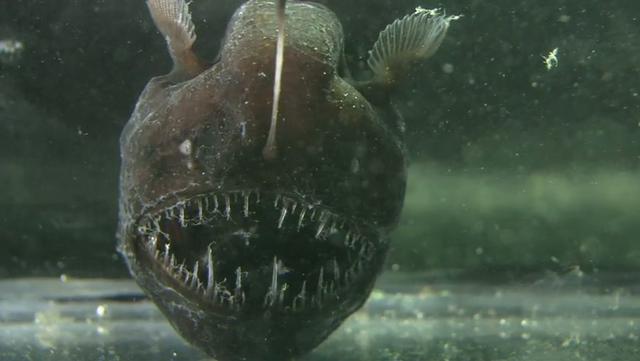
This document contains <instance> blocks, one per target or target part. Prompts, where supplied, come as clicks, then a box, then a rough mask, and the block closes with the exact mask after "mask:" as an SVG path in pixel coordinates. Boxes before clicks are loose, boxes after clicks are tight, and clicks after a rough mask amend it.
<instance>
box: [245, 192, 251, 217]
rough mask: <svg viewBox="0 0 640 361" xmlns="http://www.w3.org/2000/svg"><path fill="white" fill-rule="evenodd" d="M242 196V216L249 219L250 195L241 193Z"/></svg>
mask: <svg viewBox="0 0 640 361" xmlns="http://www.w3.org/2000/svg"><path fill="white" fill-rule="evenodd" d="M243 195H244V207H243V211H244V216H245V217H249V196H250V195H251V193H250V192H243Z"/></svg>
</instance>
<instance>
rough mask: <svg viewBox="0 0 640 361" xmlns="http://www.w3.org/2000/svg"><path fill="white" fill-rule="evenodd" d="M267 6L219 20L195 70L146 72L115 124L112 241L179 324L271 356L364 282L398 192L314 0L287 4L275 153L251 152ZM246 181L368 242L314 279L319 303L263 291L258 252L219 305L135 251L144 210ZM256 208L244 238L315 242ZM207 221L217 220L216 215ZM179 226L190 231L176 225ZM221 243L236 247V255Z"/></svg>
mask: <svg viewBox="0 0 640 361" xmlns="http://www.w3.org/2000/svg"><path fill="white" fill-rule="evenodd" d="M274 8H275V7H274V4H273V2H270V1H249V2H247V3H246V4H244V5H243V6H242V7H241V8H240V9H239V10H238V11H237V12H236V14H235V15H234V17H233V19H232V20H231V22H230V25H229V28H228V33H227V37H226V40H225V42H224V45H223V48H222V51H221V56H220V61H219V62H218V63H216V64H214V65H213V66H211V67H210V68H208V69H206V70H204V71H203V72H202V73H201V74H199V75H197V76H195V77H193V78H190V79H184V78H180V77H179V76H178V77H176V76H175V75H169V76H160V77H156V78H153V79H152V80H151V81H150V82H149V84H148V85H147V87H146V89H145V90H144V92H143V93H142V95H141V96H140V98H139V100H138V103H137V105H136V108H135V110H134V112H133V114H132V116H131V119H130V120H129V122H128V124H127V125H126V127H125V129H124V131H123V133H122V137H121V155H122V168H121V185H120V187H121V189H120V218H119V222H120V223H119V230H118V236H119V239H120V245H119V247H120V251H121V252H122V254H123V255H124V256H125V258H126V259H127V262H128V265H129V267H130V269H131V272H132V274H133V275H134V277H135V278H136V280H137V282H138V283H139V284H140V286H141V287H142V288H143V290H145V292H147V294H148V295H149V296H150V298H151V299H152V300H153V301H154V302H155V303H156V304H157V305H158V307H159V308H160V310H161V311H162V312H163V313H164V314H165V315H166V316H167V318H168V319H169V320H170V322H171V323H172V325H173V326H174V327H175V328H176V329H177V330H178V332H180V334H181V335H183V337H185V339H187V340H188V341H189V342H191V343H193V344H194V345H196V346H198V347H200V348H202V349H203V350H205V351H206V352H207V353H208V354H210V355H212V356H214V357H216V358H218V359H219V360H221V361H225V360H241V359H246V358H249V359H252V358H253V359H261V360H284V359H288V358H290V357H293V356H296V355H300V354H303V353H306V352H308V351H309V350H311V349H312V348H314V347H315V346H317V345H318V344H319V343H320V342H322V341H323V340H324V339H325V338H326V337H327V336H328V335H329V334H330V333H331V332H332V331H333V330H334V329H335V328H336V327H338V326H339V325H340V323H341V322H342V321H343V320H344V319H345V318H346V317H347V316H349V315H350V314H351V313H353V312H354V311H355V310H356V309H358V308H359V307H360V306H361V305H362V304H363V302H364V301H365V300H366V298H367V296H368V295H369V293H370V291H371V288H372V287H373V283H374V281H375V278H376V276H377V274H378V273H379V271H380V269H381V266H382V264H383V261H384V258H385V254H386V252H387V248H388V241H387V234H388V232H389V231H390V230H391V229H392V228H393V227H394V226H395V224H396V222H397V219H398V216H399V213H400V210H401V208H402V204H403V198H404V191H405V182H406V160H405V155H404V150H403V145H402V143H401V141H400V140H399V138H398V136H397V134H395V133H394V132H393V131H391V130H390V127H389V126H387V123H386V120H383V119H381V118H380V117H379V114H380V112H379V111H378V109H379V108H383V107H384V106H385V105H384V104H376V105H372V104H370V103H369V102H368V101H367V100H366V99H365V98H364V97H363V96H362V95H361V94H360V93H359V92H358V91H357V90H356V89H355V88H354V87H352V86H351V85H350V84H349V83H348V82H346V81H345V80H344V79H342V78H341V77H340V76H339V75H338V70H337V69H338V63H339V58H340V56H341V54H342V46H343V34H342V28H341V26H340V24H339V22H338V20H337V18H336V17H335V15H334V14H333V13H332V12H331V11H329V10H328V9H327V8H325V7H323V6H320V5H316V4H311V3H304V2H294V3H290V4H288V6H287V40H286V47H285V58H284V64H285V65H284V73H283V78H282V81H283V83H282V97H281V99H282V100H281V106H280V117H279V119H280V121H279V124H278V130H277V147H278V155H277V157H276V158H275V159H273V160H265V159H264V157H263V154H262V150H263V148H264V145H265V142H266V138H267V134H268V130H269V120H270V114H271V101H272V96H273V94H272V87H273V69H274V59H273V54H274V52H275V16H274ZM393 121H394V120H391V121H390V123H389V124H393ZM245 190H252V191H254V192H259V193H261V194H271V195H280V194H282V195H286V196H287V197H289V198H290V199H292V200H293V201H296V202H300V203H305V204H314V205H319V206H321V207H322V209H325V210H328V211H330V212H331V213H332V214H334V215H336V219H342V220H346V221H348V222H350V223H352V224H355V225H357V228H358V229H359V230H360V232H361V233H362V236H363V237H364V238H367V239H368V240H371V241H372V244H374V245H375V246H373V248H372V249H369V251H370V257H368V260H367V262H365V263H364V264H362V265H360V266H359V267H362V269H361V272H358V274H357V276H356V277H352V278H351V279H349V281H348V282H347V281H344V282H343V283H344V286H343V287H342V288H340V289H339V290H336V291H335V292H333V293H327V295H329V296H330V297H329V296H326V295H325V299H326V300H325V301H324V303H323V304H322V306H321V307H311V306H309V307H306V308H303V309H301V310H297V311H295V312H294V311H292V310H291V309H290V307H284V306H283V307H279V308H274V307H270V306H269V305H266V302H263V301H262V300H263V299H265V297H264V290H265V289H266V288H267V286H264V287H263V286H262V283H264V284H265V285H268V284H269V283H270V282H271V278H272V271H271V264H270V263H269V262H264V263H265V264H259V265H254V266H252V268H247V270H248V274H249V275H250V276H251V277H252V278H250V280H249V279H248V280H247V281H246V283H245V285H247V286H246V287H248V288H247V295H246V299H247V301H246V303H244V304H243V305H241V306H237V307H235V308H230V307H226V306H224V305H219V304H214V303H211V302H209V301H207V300H206V299H204V298H203V297H201V295H200V294H198V293H197V292H192V291H191V290H190V289H189V288H188V287H186V286H185V284H184V283H185V282H181V281H179V280H176V279H175V277H174V276H173V275H172V273H171V272H166V270H165V269H164V268H163V266H162V265H161V264H160V263H159V262H158V260H157V257H156V258H154V257H152V256H150V254H149V252H146V248H145V247H147V243H148V242H147V241H145V239H144V236H143V234H142V233H141V232H140V231H139V229H140V225H141V224H143V223H144V221H143V220H144V219H145V217H147V216H149V215H152V214H156V213H158V212H162V210H164V209H167V208H169V207H172V206H174V205H175V204H179V203H180V202H184V201H185V200H188V199H192V198H193V197H200V196H202V195H206V194H221V195H222V194H227V193H229V192H234V191H245ZM259 214H263V213H256V214H252V215H250V216H249V217H247V218H249V219H250V221H251V222H253V223H252V224H253V225H257V227H258V230H261V229H263V228H261V227H264V229H265V230H264V231H263V232H262V233H261V232H260V231H256V234H255V239H253V241H252V242H253V243H252V244H260V242H265V243H264V244H268V243H267V242H268V241H269V240H267V239H262V238H264V237H272V238H273V237H278V239H282V240H284V241H283V242H285V243H286V242H294V241H295V242H325V241H323V240H318V239H313V237H309V236H308V235H302V234H300V235H296V234H295V232H296V231H295V229H294V228H293V227H292V228H286V227H284V228H282V229H280V227H276V225H275V224H274V225H271V224H269V225H268V226H267V225H262V223H260V222H263V221H264V222H266V220H265V219H263V218H259V217H260V216H259ZM252 217H254V218H255V219H251V218H252ZM215 222H218V223H216V225H215V226H218V225H223V222H224V220H216V221H215ZM247 222H249V221H247ZM266 227H270V228H269V231H267V230H266ZM214 228H215V227H214ZM254 229H255V228H254ZM177 234H179V233H177ZM185 234H186V233H185ZM211 234H212V237H215V233H211ZM274 235H275V236H274ZM180 237H183V238H184V239H186V240H188V239H190V238H188V237H186V236H175V238H176V239H179V238H180ZM287 237H288V238H287ZM305 237H306V238H305ZM184 242H186V241H184ZM219 242H220V243H222V242H223V241H221V240H220V241H219ZM167 243H169V241H167ZM234 247H235V246H234ZM256 247H258V246H256ZM260 247H267V246H260ZM260 250H261V251H260V252H270V250H269V249H268V248H260ZM250 251H251V250H247V251H246V252H247V253H246V255H247V256H246V257H249V254H250ZM274 256H277V257H280V255H278V254H277V251H273V253H271V254H269V255H268V256H266V257H264V259H271V258H273V257H274ZM217 257H219V258H220V259H224V257H226V255H225V253H224V252H220V253H218V254H217ZM228 257H234V258H233V259H234V260H238V261H242V258H243V257H244V256H243V253H242V252H240V253H239V255H238V254H234V255H233V256H231V255H229V256H228ZM252 257H253V256H252ZM282 257H284V258H283V259H284V260H285V262H289V260H288V259H287V258H286V257H285V256H282ZM316 257H320V256H319V255H316V254H314V253H313V252H310V253H306V254H304V253H302V254H300V255H299V258H301V259H308V263H309V264H312V263H313V262H314V258H316ZM323 257H325V256H323ZM252 262H253V263H256V262H254V261H252ZM291 262H293V260H291ZM341 266H348V264H346V265H341ZM244 269H245V268H243V270H244ZM291 272H294V273H295V272H303V270H302V269H301V268H298V269H293V270H292V271H291ZM304 272H305V275H309V274H317V270H312V269H308V270H306V271H304ZM314 272H315V273H314ZM354 274H355V273H354ZM319 277H320V281H319V283H320V284H322V276H319ZM316 278H317V277H316ZM338 278H339V277H338ZM251 282H253V283H251ZM187 283H188V282H187ZM298 286H300V285H299V284H298ZM252 287H253V288H252ZM251 289H253V290H254V291H255V292H254V293H253V294H252V293H251V292H250V290H251ZM257 290H260V292H259V294H256V292H257ZM316 296H317V294H316Z"/></svg>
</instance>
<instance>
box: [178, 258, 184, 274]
mask: <svg viewBox="0 0 640 361" xmlns="http://www.w3.org/2000/svg"><path fill="white" fill-rule="evenodd" d="M183 273H184V261H182V263H180V266H178V275H179V276H180V277H182V274H183Z"/></svg>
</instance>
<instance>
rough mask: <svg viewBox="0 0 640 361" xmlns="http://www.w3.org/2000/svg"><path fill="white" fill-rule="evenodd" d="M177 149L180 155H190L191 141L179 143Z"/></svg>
mask: <svg viewBox="0 0 640 361" xmlns="http://www.w3.org/2000/svg"><path fill="white" fill-rule="evenodd" d="M178 148H179V149H180V153H182V154H184V155H191V151H192V149H191V148H192V147H191V140H189V139H187V140H185V141H184V142H182V143H180V146H179V147H178Z"/></svg>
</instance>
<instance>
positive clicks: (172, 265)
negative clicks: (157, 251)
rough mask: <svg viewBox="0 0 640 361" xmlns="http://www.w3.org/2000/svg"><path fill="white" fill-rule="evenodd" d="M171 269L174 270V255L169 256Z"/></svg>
mask: <svg viewBox="0 0 640 361" xmlns="http://www.w3.org/2000/svg"><path fill="white" fill-rule="evenodd" d="M170 262H171V269H174V268H175V267H176V257H175V256H174V255H171V261H170Z"/></svg>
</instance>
